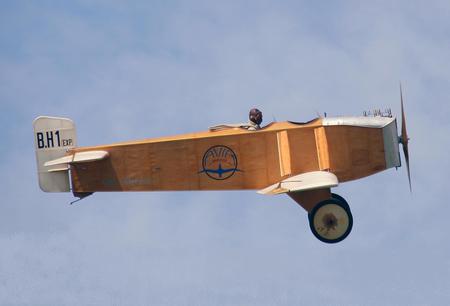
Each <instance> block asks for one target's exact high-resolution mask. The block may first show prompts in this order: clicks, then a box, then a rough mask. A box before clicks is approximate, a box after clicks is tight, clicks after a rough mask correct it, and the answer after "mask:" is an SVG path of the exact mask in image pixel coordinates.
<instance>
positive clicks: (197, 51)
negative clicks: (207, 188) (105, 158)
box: [0, 0, 450, 305]
mask: <svg viewBox="0 0 450 306" xmlns="http://www.w3.org/2000/svg"><path fill="white" fill-rule="evenodd" d="M0 4H1V10H0V128H1V131H2V141H1V144H2V145H1V146H0V193H1V195H2V196H1V200H0V305H448V304H449V303H450V238H449V234H448V233H449V232H450V230H449V225H448V216H449V215H450V206H449V205H448V198H449V197H448V190H447V188H448V187H447V183H448V182H449V181H450V175H449V170H450V162H449V159H448V152H449V149H450V137H449V136H448V135H449V132H450V123H449V120H448V117H449V116H450V106H449V105H450V104H449V102H450V101H449V99H450V89H449V88H450V61H449V60H448V54H450V40H449V39H448V38H449V37H450V36H449V35H450V3H449V2H448V1H395V2H392V1H371V2H370V3H362V2H361V1H327V2H319V1H264V0H263V1H221V2H219V1H103V0H93V1H92V0H90V1H86V0H79V1H59V2H54V1H1V2H0ZM399 82H402V85H403V89H404V99H405V110H406V116H407V125H408V134H409V135H410V138H411V140H410V156H411V174H412V187H413V192H412V193H410V192H409V187H408V180H407V174H406V170H405V167H402V168H400V169H398V170H397V171H396V170H394V169H390V170H387V171H385V172H382V173H379V174H376V175H374V176H370V177H368V178H365V179H362V180H358V181H354V182H349V183H344V184H342V185H340V186H339V187H338V188H335V189H334V190H333V191H334V192H336V193H338V194H340V195H342V196H344V197H345V198H346V199H347V201H348V202H349V204H350V206H351V209H352V213H353V218H354V225H353V230H352V233H351V234H350V235H349V237H347V238H346V239H345V240H344V241H342V242H341V243H338V244H335V245H329V244H324V243H322V242H320V241H318V240H317V239H316V238H315V237H314V236H313V235H312V233H311V232H310V229H309V225H308V220H307V215H306V213H305V212H304V211H303V209H302V208H301V207H299V206H298V205H297V204H296V203H294V202H293V201H292V200H291V199H290V198H289V197H287V196H283V195H281V196H263V195H259V194H256V192H254V191H233V192H218V191H217V192H148V193H99V194H95V195H94V196H91V197H89V198H87V199H85V200H83V201H81V202H78V203H77V204H75V205H69V202H70V201H72V200H73V197H72V196H71V194H68V193H62V194H49V193H43V192H42V191H41V190H40V189H39V186H38V183H37V174H36V163H35V153H34V138H33V137H34V136H33V130H32V121H33V120H34V118H35V117H37V116H39V115H52V116H63V117H69V118H72V119H73V120H74V121H75V123H76V126H77V134H78V144H79V145H81V146H89V145H96V144H108V143H112V142H119V141H125V140H132V139H142V138H149V137H159V136H168V135H176V134H180V133H186V132H195V131H201V130H205V129H207V127H209V126H211V125H214V124H218V123H225V122H227V123H236V122H242V121H245V120H246V118H247V113H248V110H249V109H250V108H252V107H258V108H259V109H261V110H262V111H263V113H264V120H265V121H264V122H265V123H268V122H270V121H272V120H274V119H275V120H277V121H285V120H292V121H307V120H309V119H312V118H314V117H316V116H317V114H323V113H324V112H326V113H327V114H328V116H338V115H355V116H357V115H361V114H362V113H363V111H365V110H370V109H374V108H381V109H384V108H392V111H393V113H394V114H396V115H399V114H400V97H399Z"/></svg>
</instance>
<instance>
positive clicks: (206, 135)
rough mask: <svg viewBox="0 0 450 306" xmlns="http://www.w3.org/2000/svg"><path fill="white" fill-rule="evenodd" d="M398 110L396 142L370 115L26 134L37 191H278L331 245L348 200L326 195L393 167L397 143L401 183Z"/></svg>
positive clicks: (47, 123)
mask: <svg viewBox="0 0 450 306" xmlns="http://www.w3.org/2000/svg"><path fill="white" fill-rule="evenodd" d="M401 103H402V104H401V105H402V129H401V136H400V137H398V136H397V122H396V119H395V117H392V116H391V115H390V114H389V115H387V116H381V114H375V116H362V117H335V118H331V117H328V118H327V117H324V118H317V119H314V120H312V121H309V122H306V123H297V122H290V121H288V122H274V123H271V124H269V125H267V126H265V127H263V128H262V129H259V130H256V131H249V130H247V129H246V128H245V127H242V126H234V125H231V126H229V125H220V126H215V127H213V128H210V129H209V130H208V131H205V132H199V133H192V134H186V135H180V136H174V137H163V138H156V139H147V140H142V141H132V142H124V143H116V144H110V145H102V146H95V147H77V139H76V133H75V125H74V123H73V121H72V120H70V119H66V118H55V117H38V118H36V120H35V121H34V133H35V147H36V156H37V164H38V174H39V185H40V187H41V189H42V190H43V191H46V192H69V191H72V192H73V194H74V195H75V196H76V197H79V198H80V199H82V198H84V197H86V196H88V195H90V194H92V193H94V192H99V191H175V190H241V189H256V190H258V193H260V194H264V195H275V194H283V193H285V194H287V195H289V196H290V197H291V198H292V199H294V200H295V201H296V202H297V203H298V204H300V205H301V206H302V207H303V208H304V209H305V210H306V211H307V212H308V216H309V223H310V228H311V231H312V232H313V234H314V235H315V236H316V237H317V238H318V239H319V240H321V241H323V242H327V243H335V242H339V241H341V240H343V239H344V238H345V237H347V236H348V234H349V233H350V231H351V229H352V225H353V218H352V214H351V211H350V207H349V205H348V204H347V202H346V201H345V200H344V199H343V198H342V197H341V196H339V195H337V194H334V193H331V188H332V187H336V186H338V184H339V183H343V182H347V181H351V180H355V179H359V178H363V177H366V176H369V175H372V174H374V173H377V172H380V171H383V170H386V169H389V168H392V167H400V155H399V143H402V145H403V150H404V153H405V159H406V165H407V168H408V177H409V157H408V136H407V133H406V123H405V115H404V111H403V100H402V101H401ZM410 187H411V181H410Z"/></svg>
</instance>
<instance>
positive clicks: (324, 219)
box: [308, 199, 353, 243]
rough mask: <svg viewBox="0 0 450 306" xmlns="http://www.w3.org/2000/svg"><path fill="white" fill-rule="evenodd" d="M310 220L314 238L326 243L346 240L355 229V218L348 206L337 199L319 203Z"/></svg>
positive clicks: (309, 216) (309, 215)
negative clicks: (353, 228)
mask: <svg viewBox="0 0 450 306" xmlns="http://www.w3.org/2000/svg"><path fill="white" fill-rule="evenodd" d="M308 218H309V227H310V228H311V231H312V233H313V234H314V236H316V238H317V239H319V240H320V241H323V242H326V243H336V242H339V241H342V240H344V239H345V238H346V237H347V236H348V235H349V234H350V232H351V231H352V227H353V216H352V213H351V212H350V209H349V208H348V204H347V205H346V204H343V203H342V202H341V201H339V200H336V199H329V200H325V201H322V202H319V203H318V204H317V205H316V206H315V207H314V208H313V209H312V211H311V212H310V213H309V214H308Z"/></svg>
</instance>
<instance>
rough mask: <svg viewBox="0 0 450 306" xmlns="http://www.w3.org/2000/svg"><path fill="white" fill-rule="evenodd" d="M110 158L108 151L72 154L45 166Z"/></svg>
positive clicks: (49, 162)
mask: <svg viewBox="0 0 450 306" xmlns="http://www.w3.org/2000/svg"><path fill="white" fill-rule="evenodd" d="M108 156H109V153H108V152H107V151H86V152H76V153H75V154H71V155H67V156H63V157H61V158H57V159H54V160H50V161H48V162H46V163H45V164H44V166H46V167H50V166H55V165H65V164H76V163H85V162H93V161H97V160H102V159H105V158H107V157H108ZM50 171H55V169H52V170H50ZM56 171H58V170H56Z"/></svg>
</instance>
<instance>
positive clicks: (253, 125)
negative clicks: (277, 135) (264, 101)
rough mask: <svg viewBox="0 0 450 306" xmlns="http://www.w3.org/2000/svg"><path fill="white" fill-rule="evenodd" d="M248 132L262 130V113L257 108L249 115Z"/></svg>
mask: <svg viewBox="0 0 450 306" xmlns="http://www.w3.org/2000/svg"><path fill="white" fill-rule="evenodd" d="M248 119H249V122H248V130H249V131H256V130H259V129H260V128H261V126H260V124H261V122H262V120H263V115H262V112H261V111H260V110H259V109H257V108H252V109H251V110H250V112H249V114H248Z"/></svg>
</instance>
